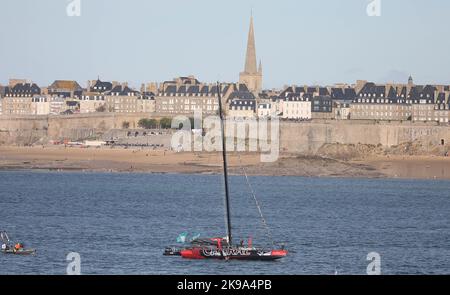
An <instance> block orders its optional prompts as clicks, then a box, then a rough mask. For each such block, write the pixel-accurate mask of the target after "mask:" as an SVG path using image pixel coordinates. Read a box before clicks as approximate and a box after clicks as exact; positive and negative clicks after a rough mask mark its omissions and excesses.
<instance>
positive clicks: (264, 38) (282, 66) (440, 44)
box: [0, 0, 450, 88]
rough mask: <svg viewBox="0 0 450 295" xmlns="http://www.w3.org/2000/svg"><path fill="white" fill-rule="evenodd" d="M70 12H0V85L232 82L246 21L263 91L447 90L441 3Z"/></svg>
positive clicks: (172, 0)
mask: <svg viewBox="0 0 450 295" xmlns="http://www.w3.org/2000/svg"><path fill="white" fill-rule="evenodd" d="M70 2H71V0H38V1H36V0H2V1H1V2H0V40H1V41H0V83H1V84H6V83H7V80H8V78H10V77H16V78H28V79H32V80H33V81H36V82H37V83H39V84H42V85H44V84H48V83H50V82H52V81H53V80H55V79H75V80H78V81H79V82H80V83H81V84H82V85H85V83H86V80H88V79H95V78H97V75H100V77H101V78H102V79H105V80H118V81H127V80H128V81H129V82H130V83H131V84H132V85H135V86H136V85H140V83H141V82H149V81H162V80H167V79H172V78H173V77H175V76H180V75H190V74H193V75H196V76H197V77H198V78H199V79H200V80H203V81H215V80H217V79H220V80H222V81H237V80H238V75H239V72H240V71H241V70H242V68H243V65H244V56H245V48H246V38H247V32H248V25H249V17H250V11H251V9H252V8H253V13H254V17H255V31H256V46H257V55H258V58H261V59H262V61H263V67H264V86H265V87H266V88H269V87H282V86H283V85H285V84H292V83H296V84H304V83H307V84H312V83H319V84H331V83H335V82H354V81H355V80H356V79H367V80H371V81H375V82H384V81H386V80H387V81H392V80H395V81H402V82H403V81H404V79H407V76H408V75H409V74H412V75H413V77H414V79H415V82H417V83H450V57H449V52H450V38H449V36H450V19H449V17H448V16H449V15H450V1H447V0H381V3H382V8H381V13H382V15H381V16H380V17H368V16H367V14H366V6H367V4H368V3H369V2H370V1H369V0H307V1H299V0H278V1H273V0H252V1H247V0H227V1H218V0H164V1H163V0H152V1H144V0H81V16H79V17H68V16H67V14H66V6H67V5H68V3H70Z"/></svg>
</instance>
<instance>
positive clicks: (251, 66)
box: [244, 11, 257, 74]
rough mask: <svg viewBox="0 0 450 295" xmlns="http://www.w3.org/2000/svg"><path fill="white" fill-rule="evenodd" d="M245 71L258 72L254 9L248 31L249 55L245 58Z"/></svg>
mask: <svg viewBox="0 0 450 295" xmlns="http://www.w3.org/2000/svg"><path fill="white" fill-rule="evenodd" d="M244 72H245V73H249V74H255V73H257V68H256V46H255V31H254V28H253V11H252V15H251V17H250V29H249V31H248V41H247V55H246V58H245V69H244Z"/></svg>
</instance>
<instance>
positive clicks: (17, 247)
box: [0, 231, 36, 255]
mask: <svg viewBox="0 0 450 295" xmlns="http://www.w3.org/2000/svg"><path fill="white" fill-rule="evenodd" d="M0 238H1V241H2V248H1V252H2V253H4V254H10V255H35V254H36V250H35V249H25V248H24V245H23V244H22V243H15V244H14V243H12V242H11V240H10V239H9V236H8V234H7V233H6V232H5V231H2V232H0Z"/></svg>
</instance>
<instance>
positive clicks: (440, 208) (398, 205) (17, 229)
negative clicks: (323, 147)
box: [0, 171, 450, 274]
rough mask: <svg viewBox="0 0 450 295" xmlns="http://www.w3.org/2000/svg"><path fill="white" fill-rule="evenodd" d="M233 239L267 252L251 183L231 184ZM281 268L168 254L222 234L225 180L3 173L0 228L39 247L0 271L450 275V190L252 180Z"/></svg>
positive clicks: (427, 185)
mask: <svg viewBox="0 0 450 295" xmlns="http://www.w3.org/2000/svg"><path fill="white" fill-rule="evenodd" d="M230 180H231V181H230V182H231V183H230V185H231V193H232V201H231V207H232V226H233V230H234V232H233V234H234V237H235V239H244V240H247V238H248V237H249V236H251V237H252V238H253V241H254V244H260V245H266V244H270V239H269V238H268V236H267V234H266V231H265V229H264V227H263V226H262V225H261V219H260V218H259V214H258V211H257V209H256V206H255V203H254V200H253V198H252V196H251V194H250V191H249V189H248V186H247V185H246V182H245V179H244V178H243V177H240V176H233V177H231V179H230ZM250 181H251V183H252V185H253V187H254V189H255V191H256V194H257V196H258V200H259V201H260V203H261V205H262V210H263V213H264V215H265V218H266V220H267V222H268V224H269V226H270V230H271V235H272V236H273V239H274V240H275V241H277V242H281V243H284V244H285V245H286V247H287V249H288V250H289V251H290V255H289V256H288V257H286V258H285V259H283V260H280V261H277V262H242V261H241V262H239V261H228V262H226V261H188V260H183V259H181V258H178V257H164V256H163V255H162V253H163V250H164V248H165V247H166V246H167V245H176V238H177V236H178V235H179V234H180V233H182V232H189V233H190V234H191V235H194V234H197V233H198V234H202V236H206V237H208V236H220V235H225V227H224V208H223V204H224V202H223V189H222V187H223V180H222V176H220V175H211V176H209V175H153V174H116V173H75V172H68V173H57V172H35V171H4V172H0V229H1V230H6V231H8V233H9V234H10V235H11V237H12V238H13V239H15V240H20V241H22V242H24V243H25V244H26V245H27V246H30V247H33V248H36V249H37V255H36V256H31V257H21V256H10V255H0V274H65V273H66V268H67V265H68V261H66V257H67V254H68V253H70V252H77V253H79V254H80V257H81V272H82V273H83V274H334V273H335V272H336V271H337V272H338V274H365V273H366V269H367V265H368V263H369V261H367V255H368V253H369V252H377V253H379V254H380V256H381V271H382V273H383V274H450V182H448V181H429V180H427V181H425V180H423V181H422V180H386V179H329V178H301V177H251V178H250Z"/></svg>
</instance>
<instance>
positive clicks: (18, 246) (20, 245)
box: [14, 243, 23, 251]
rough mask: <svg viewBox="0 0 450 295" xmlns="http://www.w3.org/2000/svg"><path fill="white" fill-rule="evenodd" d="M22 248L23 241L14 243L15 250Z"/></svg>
mask: <svg viewBox="0 0 450 295" xmlns="http://www.w3.org/2000/svg"><path fill="white" fill-rule="evenodd" d="M22 249H23V245H22V244H21V243H17V244H16V245H14V250H16V251H20V250H22Z"/></svg>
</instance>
